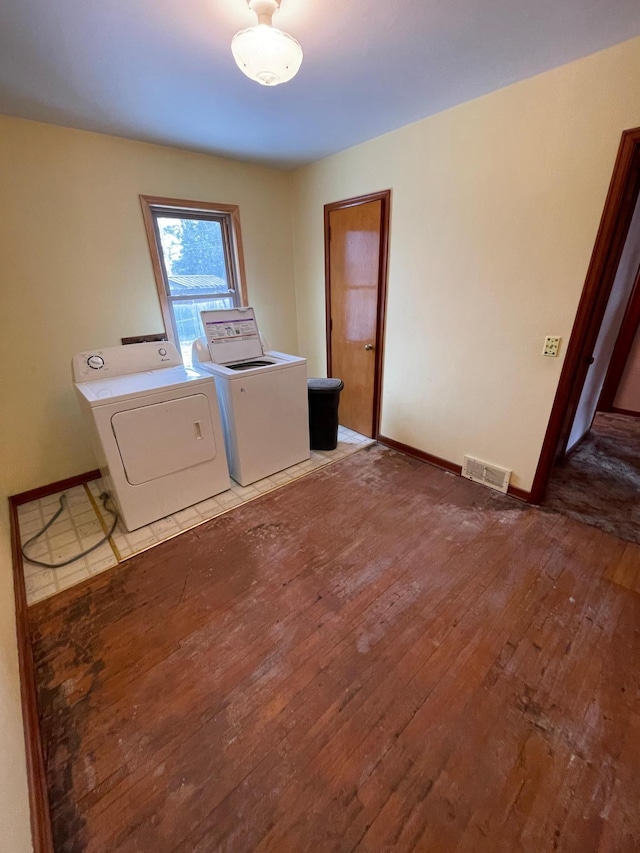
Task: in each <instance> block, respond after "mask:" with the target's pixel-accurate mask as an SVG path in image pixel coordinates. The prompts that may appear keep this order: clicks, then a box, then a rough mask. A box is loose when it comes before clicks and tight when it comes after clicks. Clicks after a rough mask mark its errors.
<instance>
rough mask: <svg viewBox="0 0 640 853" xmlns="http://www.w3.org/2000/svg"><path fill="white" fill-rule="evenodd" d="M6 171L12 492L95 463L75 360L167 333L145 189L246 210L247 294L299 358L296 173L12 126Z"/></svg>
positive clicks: (0, 147) (4, 341)
mask: <svg viewBox="0 0 640 853" xmlns="http://www.w3.org/2000/svg"><path fill="white" fill-rule="evenodd" d="M0 162H2V163H3V169H2V171H1V176H0V197H1V198H2V205H0V234H2V238H3V251H2V252H1V253H0V281H1V282H2V296H1V299H2V302H1V316H2V318H3V334H2V336H0V365H2V367H1V368H0V369H1V370H2V372H3V376H2V383H3V391H2V393H3V418H2V424H1V426H0V446H1V447H3V448H5V449H7V450H8V451H10V460H9V464H8V465H7V466H3V469H4V470H3V480H4V485H5V488H6V489H7V490H8V491H9V492H16V491H22V490H24V489H28V488H31V487H33V486H39V485H42V484H43V483H47V482H50V481H53V480H58V479H60V478H61V477H67V476H69V475H71V474H74V473H77V472H79V471H85V470H87V469H90V468H91V467H93V465H94V457H93V454H92V452H91V449H90V447H89V441H88V436H87V430H86V429H85V427H84V424H83V422H82V420H81V418H80V413H79V409H78V405H77V403H76V400H75V396H74V393H73V390H72V386H71V379H70V360H71V357H72V356H73V354H74V353H75V352H78V351H81V350H85V349H89V348H91V347H96V346H114V345H117V344H119V343H120V338H121V337H122V336H126V335H136V334H141V333H145V332H155V331H159V330H162V328H163V326H162V319H161V314H160V309H159V305H158V297H157V293H156V288H155V283H154V279H153V274H152V269H151V261H150V258H149V249H148V245H147V240H146V236H145V232H144V226H143V221H142V214H141V211H140V203H139V200H138V195H139V194H140V193H144V194H148V195H160V196H168V197H174V198H187V199H203V200H205V201H217V202H224V203H231V204H238V205H240V217H241V223H242V236H243V242H244V253H245V262H246V270H247V285H248V290H249V299H250V300H251V302H252V303H253V304H254V305H255V307H256V313H257V316H258V319H259V321H260V324H261V326H262V327H263V329H264V332H265V334H266V335H267V338H268V340H269V342H270V343H271V345H272V346H274V347H277V348H280V349H282V350H284V351H285V352H286V351H296V350H297V345H298V340H297V332H296V313H295V296H294V289H293V264H292V257H291V220H290V195H289V176H288V175H286V174H284V173H282V172H277V171H274V170H271V169H264V168H261V167H258V166H252V165H248V164H244V163H240V162H235V161H231V160H223V159H219V158H215V157H207V156H205V155H199V154H193V153H190V152H185V151H179V150H176V149H172V148H163V147H161V146H157V145H147V144H144V143H139V142H131V141H128V140H123V139H117V138H114V137H109V136H101V135H98V134H92V133H84V132H81V131H75V130H67V129H63V128H58V127H52V126H50V125H45V124H38V123H35V122H27V121H21V120H17V119H10V118H2V117H0Z"/></svg>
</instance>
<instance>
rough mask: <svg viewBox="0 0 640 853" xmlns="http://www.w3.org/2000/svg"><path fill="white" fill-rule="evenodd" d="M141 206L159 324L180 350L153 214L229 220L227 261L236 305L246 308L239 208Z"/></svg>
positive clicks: (143, 199) (183, 203) (180, 203)
mask: <svg viewBox="0 0 640 853" xmlns="http://www.w3.org/2000/svg"><path fill="white" fill-rule="evenodd" d="M140 205H141V207H142V217H143V220H144V227H145V231H146V234H147V241H148V243H149V252H150V254H151V265H152V267H153V277H154V279H155V282H156V290H157V291H158V299H159V300H160V309H161V311H162V320H163V323H164V329H165V332H166V335H167V338H168V340H170V341H171V342H172V343H173V344H175V345H176V346H179V342H178V340H177V338H176V334H175V330H174V326H173V315H172V313H171V307H170V301H169V299H168V297H167V290H166V285H165V270H164V262H163V255H162V247H161V246H160V245H159V243H158V238H157V234H156V228H155V224H154V219H153V212H154V210H156V209H159V208H165V209H167V210H168V211H171V212H173V213H176V214H179V213H184V214H186V215H187V216H190V215H193V216H194V217H197V215H198V213H205V214H221V215H222V216H228V217H230V220H231V228H230V229H229V247H230V251H231V258H229V260H230V262H231V266H232V268H233V271H234V273H235V277H236V279H237V282H236V284H237V290H238V298H239V304H240V305H248V304H249V302H248V297H247V284H246V275H245V266H244V254H243V250H242V230H241V228H240V208H239V207H238V205H237V204H217V203H215V202H207V201H193V200H188V199H182V198H165V197H163V196H151V195H141V196H140Z"/></svg>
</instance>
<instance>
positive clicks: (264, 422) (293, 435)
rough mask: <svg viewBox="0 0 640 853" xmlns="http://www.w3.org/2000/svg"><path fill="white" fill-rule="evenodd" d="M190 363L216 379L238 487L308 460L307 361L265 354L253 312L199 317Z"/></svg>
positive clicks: (227, 311) (207, 313)
mask: <svg viewBox="0 0 640 853" xmlns="http://www.w3.org/2000/svg"><path fill="white" fill-rule="evenodd" d="M202 324H203V327H204V330H205V337H204V338H200V339H199V340H197V341H195V342H194V344H193V363H194V364H195V365H197V366H198V367H200V368H201V369H203V370H208V371H210V372H211V373H213V375H214V376H215V381H216V388H217V390H218V400H219V402H220V410H221V414H222V426H223V429H224V438H225V443H226V448H227V457H228V459H229V470H230V472H231V476H232V477H233V479H234V480H235V481H236V482H238V483H240V485H242V486H248V485H249V483H254V482H256V480H262V478H263V477H268V476H269V475H270V474H275V473H276V472H277V471H282V470H283V469H284V468H288V467H289V466H291V465H296V464H297V463H298V462H303V461H304V460H305V459H308V458H309V404H308V397H307V360H306V359H305V358H300V357H299V356H296V355H286V354H285V353H281V352H272V351H266V352H265V351H264V350H263V346H262V341H261V338H260V331H259V329H258V324H257V323H256V319H255V315H254V311H253V308H231V309H224V310H220V311H203V312H202Z"/></svg>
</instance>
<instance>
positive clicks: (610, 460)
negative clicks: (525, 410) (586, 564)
mask: <svg viewBox="0 0 640 853" xmlns="http://www.w3.org/2000/svg"><path fill="white" fill-rule="evenodd" d="M544 507H545V508H546V509H550V510H553V511H554V512H559V513H562V514H563V515H568V516H570V517H571V518H575V519H577V520H578V521H583V522H584V523H585V524H591V525H593V526H594V527H599V528H600V529H601V530H606V531H607V532H608V533H613V534H614V535H615V536H619V537H620V538H621V539H626V540H628V541H630V542H638V543H640V418H636V417H632V416H630V415H615V414H603V413H601V412H599V413H598V414H597V415H596V417H595V420H594V422H593V426H592V428H591V432H590V433H589V435H588V436H587V437H586V438H585V439H584V440H583V441H582V443H581V444H580V445H579V446H578V447H577V448H576V450H575V451H574V452H573V453H572V454H571V455H570V456H569V458H568V460H567V462H566V463H565V464H564V465H562V466H558V467H557V468H555V469H554V472H553V474H552V477H551V481H550V483H549V489H548V491H547V496H546V498H545V500H544Z"/></svg>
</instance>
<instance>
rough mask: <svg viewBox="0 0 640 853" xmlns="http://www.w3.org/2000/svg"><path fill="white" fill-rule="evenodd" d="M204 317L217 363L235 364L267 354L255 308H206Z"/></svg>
mask: <svg viewBox="0 0 640 853" xmlns="http://www.w3.org/2000/svg"><path fill="white" fill-rule="evenodd" d="M200 316H201V317H202V326H203V328H204V333H205V337H206V339H207V347H208V349H209V354H210V355H211V361H213V362H214V364H234V363H237V362H240V361H250V360H253V359H259V358H260V357H261V356H262V355H263V352H262V342H261V340H260V332H259V330H258V324H257V322H256V318H255V314H254V311H253V308H224V309H221V310H219V311H202V312H201V313H200Z"/></svg>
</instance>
